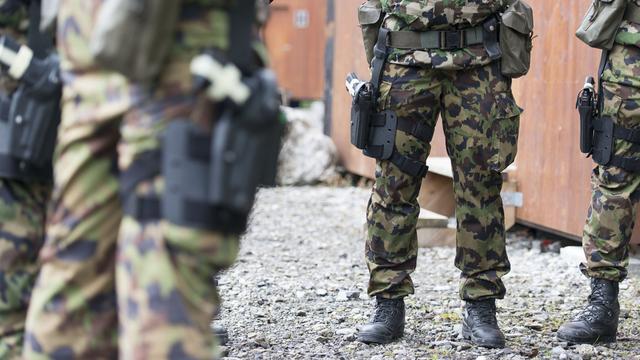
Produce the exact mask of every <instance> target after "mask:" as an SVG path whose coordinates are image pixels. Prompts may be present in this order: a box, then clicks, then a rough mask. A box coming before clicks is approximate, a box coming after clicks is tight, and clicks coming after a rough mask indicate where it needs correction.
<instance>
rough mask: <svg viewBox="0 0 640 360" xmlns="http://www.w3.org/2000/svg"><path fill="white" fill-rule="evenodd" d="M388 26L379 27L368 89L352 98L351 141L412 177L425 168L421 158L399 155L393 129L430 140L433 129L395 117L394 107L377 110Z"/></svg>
mask: <svg viewBox="0 0 640 360" xmlns="http://www.w3.org/2000/svg"><path fill="white" fill-rule="evenodd" d="M388 37H389V30H388V29H385V28H381V29H380V33H379V34H378V42H377V43H376V45H375V48H374V58H373V61H372V63H371V64H372V70H371V73H372V77H371V83H370V86H366V87H362V88H363V89H367V88H370V89H371V91H361V92H358V93H357V94H356V96H355V97H354V99H353V103H352V109H351V143H352V144H353V145H354V146H356V147H357V148H359V149H362V150H363V153H364V155H366V156H368V157H371V158H374V159H378V160H388V161H390V162H391V163H393V164H394V165H395V166H397V167H398V168H399V169H400V171H402V172H404V173H406V174H408V175H411V176H413V177H425V176H427V173H428V171H429V168H428V167H427V166H426V164H424V163H423V162H420V161H416V160H413V159H411V158H409V157H406V156H403V155H400V153H399V152H398V151H397V149H396V146H395V140H396V132H397V131H398V130H401V131H404V132H406V133H407V134H409V135H412V136H414V137H416V138H418V139H419V140H422V141H424V142H431V139H432V138H433V129H432V128H430V127H428V126H426V125H424V124H420V123H418V122H417V121H414V120H411V119H406V118H399V117H398V116H397V115H396V113H395V111H393V110H386V111H383V112H378V111H377V106H378V105H377V102H378V96H379V92H380V82H381V80H382V74H383V72H384V67H385V64H386V61H387V56H388V46H387V41H388Z"/></svg>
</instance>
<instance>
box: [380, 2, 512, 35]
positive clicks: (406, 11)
mask: <svg viewBox="0 0 640 360" xmlns="http://www.w3.org/2000/svg"><path fill="white" fill-rule="evenodd" d="M509 1H510V0H381V3H382V9H383V10H384V12H385V13H387V14H389V15H390V16H392V17H394V18H397V19H399V20H401V21H402V22H404V24H405V25H406V26H407V27H408V28H407V30H409V29H410V30H414V31H425V30H447V29H454V28H455V29H457V28H461V27H468V26H476V25H478V24H481V23H482V22H483V21H484V20H486V19H487V18H489V17H490V16H491V15H493V14H496V13H497V12H498V11H500V10H502V9H503V8H505V7H506V6H507V5H508V4H509Z"/></svg>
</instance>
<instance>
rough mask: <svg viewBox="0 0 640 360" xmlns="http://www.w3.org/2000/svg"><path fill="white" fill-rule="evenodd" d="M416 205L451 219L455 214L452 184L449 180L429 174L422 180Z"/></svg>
mask: <svg viewBox="0 0 640 360" xmlns="http://www.w3.org/2000/svg"><path fill="white" fill-rule="evenodd" d="M418 203H419V204H420V207H422V208H423V209H428V210H430V211H433V212H436V213H438V214H442V215H444V216H447V217H452V216H454V215H455V212H456V204H455V201H454V198H453V184H452V182H451V179H450V178H447V177H445V176H442V175H438V174H434V173H429V175H428V176H427V177H426V178H424V179H423V180H422V188H421V189H420V194H419V195H418Z"/></svg>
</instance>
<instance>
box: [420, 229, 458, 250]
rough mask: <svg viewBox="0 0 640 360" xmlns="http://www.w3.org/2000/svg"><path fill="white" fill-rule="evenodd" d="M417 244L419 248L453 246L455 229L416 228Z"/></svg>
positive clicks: (454, 243) (454, 244)
mask: <svg viewBox="0 0 640 360" xmlns="http://www.w3.org/2000/svg"><path fill="white" fill-rule="evenodd" d="M417 232H418V246H419V247H421V248H433V247H455V246H456V229H453V228H422V229H417Z"/></svg>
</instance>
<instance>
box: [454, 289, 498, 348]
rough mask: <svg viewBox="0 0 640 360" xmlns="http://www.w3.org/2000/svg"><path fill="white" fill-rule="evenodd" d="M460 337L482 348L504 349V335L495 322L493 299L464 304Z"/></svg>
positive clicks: (494, 303)
mask: <svg viewBox="0 0 640 360" xmlns="http://www.w3.org/2000/svg"><path fill="white" fill-rule="evenodd" d="M462 336H463V337H464V338H465V339H467V340H471V342H473V343H474V344H476V345H479V346H482V347H487V348H503V347H504V345H505V340H504V334H502V331H500V327H498V320H496V301H495V299H487V300H479V301H467V302H466V304H465V306H464V313H463V314H462Z"/></svg>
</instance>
